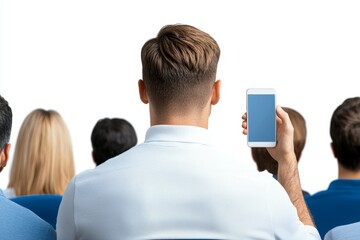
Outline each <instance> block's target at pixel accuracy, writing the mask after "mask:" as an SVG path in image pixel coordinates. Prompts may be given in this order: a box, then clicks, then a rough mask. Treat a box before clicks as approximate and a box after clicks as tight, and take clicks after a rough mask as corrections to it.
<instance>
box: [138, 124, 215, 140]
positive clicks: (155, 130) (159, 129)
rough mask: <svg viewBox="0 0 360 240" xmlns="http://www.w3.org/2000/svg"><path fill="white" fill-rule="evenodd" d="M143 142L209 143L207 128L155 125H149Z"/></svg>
mask: <svg viewBox="0 0 360 240" xmlns="http://www.w3.org/2000/svg"><path fill="white" fill-rule="evenodd" d="M145 142H189V143H202V144H210V134H209V130H208V129H205V128H201V127H196V126H182V125H155V126H152V127H150V128H149V129H148V130H147V132H146V136H145Z"/></svg>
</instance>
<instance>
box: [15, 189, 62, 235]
mask: <svg viewBox="0 0 360 240" xmlns="http://www.w3.org/2000/svg"><path fill="white" fill-rule="evenodd" d="M10 200H12V201H13V202H15V203H17V204H19V205H21V206H23V207H25V208H27V209H29V210H31V211H33V212H34V213H35V214H37V215H38V216H39V217H41V218H42V219H44V220H45V221H46V222H48V223H50V224H51V225H52V226H53V227H54V229H56V219H57V214H58V210H59V206H60V202H61V200H62V196H61V195H52V194H39V195H37V194H36V195H25V196H19V197H14V198H10Z"/></svg>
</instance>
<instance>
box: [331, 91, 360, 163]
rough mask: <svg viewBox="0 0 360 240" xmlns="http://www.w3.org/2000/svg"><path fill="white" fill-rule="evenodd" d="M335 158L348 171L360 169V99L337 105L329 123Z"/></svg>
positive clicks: (355, 98)
mask: <svg viewBox="0 0 360 240" xmlns="http://www.w3.org/2000/svg"><path fill="white" fill-rule="evenodd" d="M330 136H331V140H332V146H333V150H334V154H335V157H336V158H337V160H338V162H339V163H340V164H341V165H342V166H343V167H345V168H346V169H350V170H359V169H360V97H353V98H348V99H346V100H345V101H344V102H343V103H342V104H341V105H339V106H338V107H337V108H336V109H335V111H334V113H333V115H332V117H331V123H330Z"/></svg>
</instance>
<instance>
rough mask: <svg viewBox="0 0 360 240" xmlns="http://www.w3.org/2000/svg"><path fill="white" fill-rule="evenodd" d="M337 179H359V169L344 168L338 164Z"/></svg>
mask: <svg viewBox="0 0 360 240" xmlns="http://www.w3.org/2000/svg"><path fill="white" fill-rule="evenodd" d="M338 177H339V179H360V171H354V170H349V169H346V168H344V167H343V166H341V165H340V164H339V172H338Z"/></svg>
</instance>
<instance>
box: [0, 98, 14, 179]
mask: <svg viewBox="0 0 360 240" xmlns="http://www.w3.org/2000/svg"><path fill="white" fill-rule="evenodd" d="M11 126H12V110H11V108H10V106H9V104H8V102H7V101H6V100H5V99H4V98H3V97H2V96H0V152H1V151H2V150H3V149H4V147H5V145H6V144H7V143H9V141H10V135H11ZM2 169H3V166H2V165H0V172H1V170H2Z"/></svg>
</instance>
